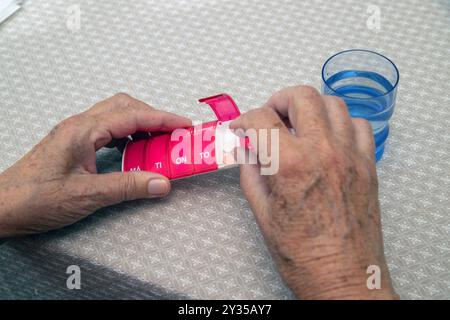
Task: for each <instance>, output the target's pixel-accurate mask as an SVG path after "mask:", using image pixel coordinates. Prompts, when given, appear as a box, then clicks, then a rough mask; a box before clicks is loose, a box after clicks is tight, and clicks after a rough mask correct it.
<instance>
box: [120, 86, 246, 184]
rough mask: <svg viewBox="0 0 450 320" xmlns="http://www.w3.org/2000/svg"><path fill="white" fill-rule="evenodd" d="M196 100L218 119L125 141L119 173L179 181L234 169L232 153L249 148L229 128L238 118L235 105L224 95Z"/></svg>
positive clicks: (244, 141) (235, 163) (234, 159)
mask: <svg viewBox="0 0 450 320" xmlns="http://www.w3.org/2000/svg"><path fill="white" fill-rule="evenodd" d="M199 101H200V102H202V103H207V104H209V105H210V107H211V108H212V110H213V111H214V113H215V114H216V117H217V120H215V121H211V122H207V123H202V124H199V125H196V126H192V127H188V128H180V129H176V130H174V131H172V132H164V133H151V134H150V136H149V138H146V139H142V140H132V141H130V142H128V143H127V145H126V147H125V149H124V152H123V157H122V171H151V172H155V173H159V174H161V175H163V176H166V177H167V178H169V179H180V178H185V177H189V176H193V175H197V174H202V173H207V172H211V171H216V170H221V169H225V168H229V167H233V166H236V165H237V161H236V157H235V153H234V150H235V149H236V148H239V147H242V148H249V142H248V139H247V138H240V137H238V136H236V135H235V134H234V133H233V132H232V131H231V130H230V129H229V124H230V122H231V121H232V120H234V119H235V118H237V117H238V116H239V115H240V111H239V109H238V107H237V105H236V103H235V102H234V101H233V99H232V98H231V97H230V96H229V95H227V94H219V95H216V96H212V97H208V98H204V99H200V100H199Z"/></svg>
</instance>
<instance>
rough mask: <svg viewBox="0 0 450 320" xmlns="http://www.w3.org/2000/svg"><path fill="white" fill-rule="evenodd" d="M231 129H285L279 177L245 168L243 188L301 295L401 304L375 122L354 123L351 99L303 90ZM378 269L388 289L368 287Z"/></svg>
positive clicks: (283, 95) (280, 96)
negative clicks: (382, 200)
mask: <svg viewBox="0 0 450 320" xmlns="http://www.w3.org/2000/svg"><path fill="white" fill-rule="evenodd" d="M285 118H287V119H288V121H287V122H288V124H290V125H291V126H292V127H293V128H294V130H295V135H294V134H292V133H291V132H289V131H288V128H287V127H286V125H285V122H286V121H285ZM231 128H233V129H235V130H238V129H242V130H248V129H250V128H256V129H257V130H260V129H273V128H276V129H279V130H280V131H279V135H280V138H279V140H280V158H279V161H280V162H279V170H278V173H276V174H275V175H267V176H262V175H260V172H259V165H242V166H241V186H242V189H243V191H244V193H245V195H246V197H247V199H248V201H249V202H250V205H251V207H252V210H253V212H254V214H255V216H256V218H257V221H258V223H259V225H260V227H261V230H262V232H263V234H264V236H265V239H266V242H267V244H268V246H269V248H270V250H271V252H272V255H273V257H274V259H275V261H276V263H277V265H278V267H279V271H280V273H281V275H282V277H283V278H284V280H285V281H286V283H287V284H288V285H289V286H290V287H291V288H292V289H293V290H294V292H295V293H296V294H297V296H299V297H300V298H343V299H344V298H349V299H351V298H368V299H370V298H380V299H388V298H395V297H396V295H395V293H394V291H393V289H392V286H391V282H390V277H389V271H388V268H387V264H386V261H385V257H384V253H383V238H382V233H381V221H380V207H379V203H378V185H377V175H376V169H375V159H374V141H373V134H372V131H371V127H370V124H369V123H368V122H367V121H365V120H363V119H351V118H350V116H349V113H348V111H347V107H346V105H345V103H344V102H343V100H341V99H339V98H336V97H326V96H321V95H320V94H319V93H318V92H317V91H316V90H315V89H313V88H311V87H307V86H300V87H291V88H287V89H284V90H282V91H280V92H278V93H276V94H275V95H274V96H273V97H272V98H271V99H270V100H269V101H268V102H267V103H266V104H265V105H264V106H263V107H261V108H259V109H254V110H252V111H250V112H248V113H246V114H244V115H242V116H241V117H240V118H238V119H237V120H235V121H234V122H233V123H232V124H231ZM251 142H252V144H254V145H255V146H256V145H257V143H258V141H255V140H253V141H251ZM370 265H377V266H379V267H380V269H381V289H380V290H369V289H368V288H367V285H366V281H367V278H368V277H369V276H370V274H367V273H366V271H367V267H368V266H370Z"/></svg>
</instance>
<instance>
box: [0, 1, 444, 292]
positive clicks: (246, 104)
mask: <svg viewBox="0 0 450 320" xmlns="http://www.w3.org/2000/svg"><path fill="white" fill-rule="evenodd" d="M71 5H78V6H79V8H80V12H81V24H80V30H73V28H68V27H67V19H68V16H69V14H70V12H72V11H70V9H68V8H69V7H70V6H71ZM370 5H375V6H378V8H379V9H380V18H381V23H380V27H381V29H380V30H376V29H373V28H369V27H368V26H367V19H368V17H369V16H370V15H371V14H372V13H371V12H372V11H371V10H372V9H373V7H372V8H369V4H368V3H366V2H365V1H356V0H345V1H325V0H324V1H299V0H297V1H278V0H277V1H242V0H230V1H206V0H191V1H175V0H165V1H119V0H108V1H106V0H104V1H103V0H102V1H94V0H83V1H82V0H80V1H73V0H70V1H63V0H47V1H44V0H42V1H33V0H30V1H27V2H26V4H25V6H24V8H23V9H22V10H21V11H20V12H18V13H17V14H16V15H15V16H14V17H12V18H11V19H9V20H8V21H7V22H6V23H4V24H2V25H0V110H1V112H0V154H1V156H0V170H3V169H6V168H7V167H8V166H9V165H11V164H12V163H14V162H15V161H16V160H18V159H19V158H20V157H21V156H22V155H23V154H24V153H25V152H26V151H27V150H29V149H30V148H31V147H32V146H33V145H34V144H35V143H37V142H38V141H39V140H40V139H41V138H42V137H43V136H44V135H45V134H46V133H47V132H48V131H49V130H50V129H51V128H52V126H54V125H55V124H56V123H57V122H58V121H60V120H62V119H63V118H65V117H67V116H69V115H71V114H74V113H77V112H80V111H82V110H84V109H86V108H87V107H89V106H90V105H92V104H93V103H95V102H96V101H98V100H101V99H103V98H106V97H108V96H110V95H112V94H114V93H116V92H119V91H124V92H128V93H129V94H131V95H134V96H136V97H137V98H140V99H142V100H144V101H146V102H148V103H150V104H152V105H154V106H156V107H159V108H161V109H164V110H167V111H172V112H176V113H179V114H182V115H185V116H188V117H191V118H193V119H194V120H196V121H199V122H200V121H207V120H210V119H213V118H214V115H213V114H212V112H211V111H210V110H209V108H208V107H206V106H202V107H200V106H199V105H197V103H196V100H197V99H198V98H201V97H205V96H208V95H212V94H216V93H220V92H227V93H229V94H231V95H232V96H233V97H234V98H235V100H236V102H237V103H238V105H239V106H240V108H241V109H242V110H243V111H245V110H249V109H251V108H253V107H256V106H260V105H261V104H262V103H263V102H265V100H266V99H267V98H268V97H269V96H270V95H271V93H273V92H274V91H276V90H278V89H280V88H282V87H284V86H288V85H292V84H298V83H309V84H313V85H314V86H316V87H319V86H320V71H321V66H322V64H323V62H324V61H325V59H326V58H327V57H329V56H330V55H332V54H333V53H335V52H338V51H340V50H344V49H349V48H366V49H372V50H375V51H378V52H381V53H384V54H386V55H387V56H389V57H390V58H392V59H393V60H394V61H395V62H396V64H397V66H398V67H399V69H400V73H401V79H400V87H399V92H398V100H397V106H396V112H395V114H394V117H393V119H392V126H391V135H390V138H389V141H388V144H387V149H386V153H385V156H384V159H383V160H382V161H381V162H380V163H379V164H378V174H379V179H380V196H381V205H382V214H383V230H384V235H385V245H386V254H387V259H388V262H389V266H390V268H391V272H392V278H393V281H394V284H395V288H396V289H397V291H398V292H399V294H400V295H401V297H402V298H410V299H411V298H412V299H415V298H443V299H446V298H450V200H449V199H450V95H449V92H450V86H449V84H450V2H449V1H445V0H440V1H439V0H428V1H418V0H415V1H407V0H401V1H389V0H373V1H371V2H370ZM72 9H73V8H72ZM300 165H301V164H300ZM119 167H120V155H119V153H117V152H115V151H102V152H100V154H99V168H100V169H101V171H110V170H117V169H118V168H119ZM72 264H76V265H79V266H80V268H81V270H82V289H81V290H68V289H67V287H66V278H67V275H66V268H67V266H69V265H72ZM70 297H72V298H88V297H96V298H233V299H234V298H283V299H284V298H292V297H293V295H292V293H291V292H290V291H289V290H288V289H287V288H286V287H285V286H284V285H283V283H282V282H281V280H280V277H279V275H278V274H277V272H276V269H275V268H274V264H273V262H272V260H271V258H270V256H269V254H268V251H267V249H266V248H265V246H264V242H263V239H262V236H261V234H260V233H259V230H258V227H257V225H256V224H255V221H254V219H253V216H252V213H251V211H250V209H249V207H248V204H247V202H246V200H245V199H244V198H243V196H242V194H241V190H240V188H239V172H238V170H237V169H231V170H229V171H224V172H220V173H213V174H209V175H206V176H199V177H194V178H191V179H188V180H182V181H177V182H175V183H174V186H173V193H172V194H171V196H170V197H169V198H167V199H163V200H145V201H136V202H130V203H125V204H122V205H118V206H114V207H111V208H107V209H104V210H101V211H99V212H97V213H96V214H94V215H92V216H91V217H89V218H88V219H86V220H84V221H82V222H80V223H77V224H76V225H74V226H71V227H68V228H65V229H63V230H59V231H56V232H51V233H48V234H45V235H41V236H33V237H27V238H23V239H17V240H10V241H7V242H6V243H4V244H3V245H1V246H0V298H70Z"/></svg>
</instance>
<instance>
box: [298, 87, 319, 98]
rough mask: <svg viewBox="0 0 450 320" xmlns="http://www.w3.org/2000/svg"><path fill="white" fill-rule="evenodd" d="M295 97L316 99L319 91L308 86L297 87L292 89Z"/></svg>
mask: <svg viewBox="0 0 450 320" xmlns="http://www.w3.org/2000/svg"><path fill="white" fill-rule="evenodd" d="M294 90H295V94H296V96H301V97H316V96H318V95H320V93H319V91H317V89H316V88H314V87H311V86H308V85H299V86H296V87H294Z"/></svg>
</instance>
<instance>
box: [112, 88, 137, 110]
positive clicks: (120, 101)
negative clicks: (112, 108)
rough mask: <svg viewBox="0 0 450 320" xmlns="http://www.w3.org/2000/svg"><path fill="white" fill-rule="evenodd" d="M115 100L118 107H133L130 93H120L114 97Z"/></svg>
mask: <svg viewBox="0 0 450 320" xmlns="http://www.w3.org/2000/svg"><path fill="white" fill-rule="evenodd" d="M114 100H115V101H116V102H117V105H118V106H120V107H124V108H127V107H129V106H130V105H131V103H132V101H133V98H132V97H131V96H130V95H129V94H128V93H124V92H119V93H116V94H115V95H114Z"/></svg>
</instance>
